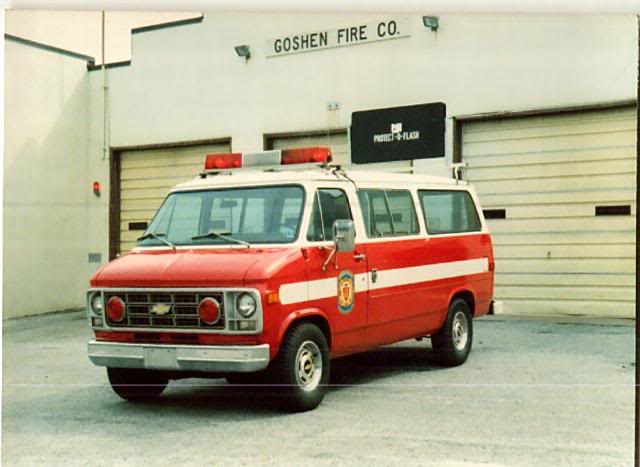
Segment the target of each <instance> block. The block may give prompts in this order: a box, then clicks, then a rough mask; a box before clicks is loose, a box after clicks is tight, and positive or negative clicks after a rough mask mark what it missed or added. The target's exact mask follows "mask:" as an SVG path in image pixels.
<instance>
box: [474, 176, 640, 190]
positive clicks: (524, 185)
mask: <svg viewBox="0 0 640 467" xmlns="http://www.w3.org/2000/svg"><path fill="white" fill-rule="evenodd" d="M471 172H472V171H469V179H470V180H472V181H473V185H474V187H475V188H476V191H477V192H478V194H479V195H484V194H498V193H504V194H511V193H518V192H521V193H531V192H558V191H560V192H561V191H563V190H574V191H575V190H581V191H599V190H607V189H609V188H615V187H620V186H624V187H629V188H635V186H636V176H635V174H634V173H620V174H616V175H612V174H609V175H601V176H597V177H588V176H581V175H575V176H570V177H549V178H547V179H537V178H534V179H518V178H517V177H518V174H514V179H512V180H495V181H494V182H498V183H488V182H486V181H484V182H485V183H483V181H479V182H478V183H477V184H476V183H475V180H473V174H472V173H471Z"/></svg>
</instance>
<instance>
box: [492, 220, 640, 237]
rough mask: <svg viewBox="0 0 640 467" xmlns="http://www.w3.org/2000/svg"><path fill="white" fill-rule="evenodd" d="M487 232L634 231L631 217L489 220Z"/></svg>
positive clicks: (634, 222) (633, 221) (633, 222)
mask: <svg viewBox="0 0 640 467" xmlns="http://www.w3.org/2000/svg"><path fill="white" fill-rule="evenodd" d="M487 223H488V225H489V230H490V231H492V232H500V233H510V232H512V233H531V234H545V233H546V232H557V233H563V232H564V233H567V232H571V233H573V232H576V233H577V232H584V233H589V232H590V233H599V232H604V233H607V232H610V231H620V230H624V231H630V230H633V229H635V224H636V219H635V217H633V216H611V217H606V218H605V217H569V218H566V219H559V218H550V219H489V220H488V221H487Z"/></svg>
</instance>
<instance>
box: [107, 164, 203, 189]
mask: <svg viewBox="0 0 640 467" xmlns="http://www.w3.org/2000/svg"><path fill="white" fill-rule="evenodd" d="M191 169H192V170H193V167H192V168H191ZM174 175H175V174H172V175H169V176H163V177H161V176H158V177H151V178H148V179H137V180H123V181H122V182H121V183H120V188H121V189H122V191H123V192H125V191H128V190H138V189H151V188H160V189H162V190H166V188H167V187H168V186H169V187H173V186H175V185H177V184H179V183H182V182H184V181H188V180H192V179H193V178H194V177H193V173H191V174H190V175H183V176H180V175H177V176H174Z"/></svg>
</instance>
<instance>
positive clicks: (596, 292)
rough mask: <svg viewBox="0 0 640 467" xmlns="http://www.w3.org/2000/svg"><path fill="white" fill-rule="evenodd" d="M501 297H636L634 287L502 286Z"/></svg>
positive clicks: (528, 298) (586, 298)
mask: <svg viewBox="0 0 640 467" xmlns="http://www.w3.org/2000/svg"><path fill="white" fill-rule="evenodd" d="M500 297H501V298H502V299H503V300H539V299H540V298H541V297H545V298H546V299H549V300H588V301H593V300H598V301H607V302H624V301H631V300H634V299H635V288H633V287H588V288H584V287H572V286H568V285H567V286H564V287H512V286H507V287H501V289H500Z"/></svg>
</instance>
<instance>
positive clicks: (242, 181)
mask: <svg viewBox="0 0 640 467" xmlns="http://www.w3.org/2000/svg"><path fill="white" fill-rule="evenodd" d="M339 173H341V174H345V175H346V176H347V177H348V178H349V179H351V180H353V181H354V182H356V183H362V184H364V183H371V182H373V183H391V184H405V185H406V184H407V183H411V184H413V183H418V184H424V185H439V186H451V185H457V184H458V183H457V182H456V180H455V179H453V178H446V177H435V176H432V175H418V174H405V173H389V172H364V171H351V170H344V171H340V172H339ZM291 181H298V182H311V181H347V179H346V178H345V177H341V176H339V175H337V174H336V173H334V172H333V171H331V170H326V169H313V170H280V169H278V170H250V169H240V170H235V171H228V172H220V173H218V174H215V175H207V176H206V177H198V178H196V179H194V180H191V181H188V182H185V183H181V184H179V185H177V186H175V187H174V188H173V190H172V191H181V190H193V189H202V188H214V187H220V186H233V185H265V184H267V185H268V184H269V183H276V184H280V183H287V182H291ZM464 185H466V183H464ZM464 185H463V186H464Z"/></svg>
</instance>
